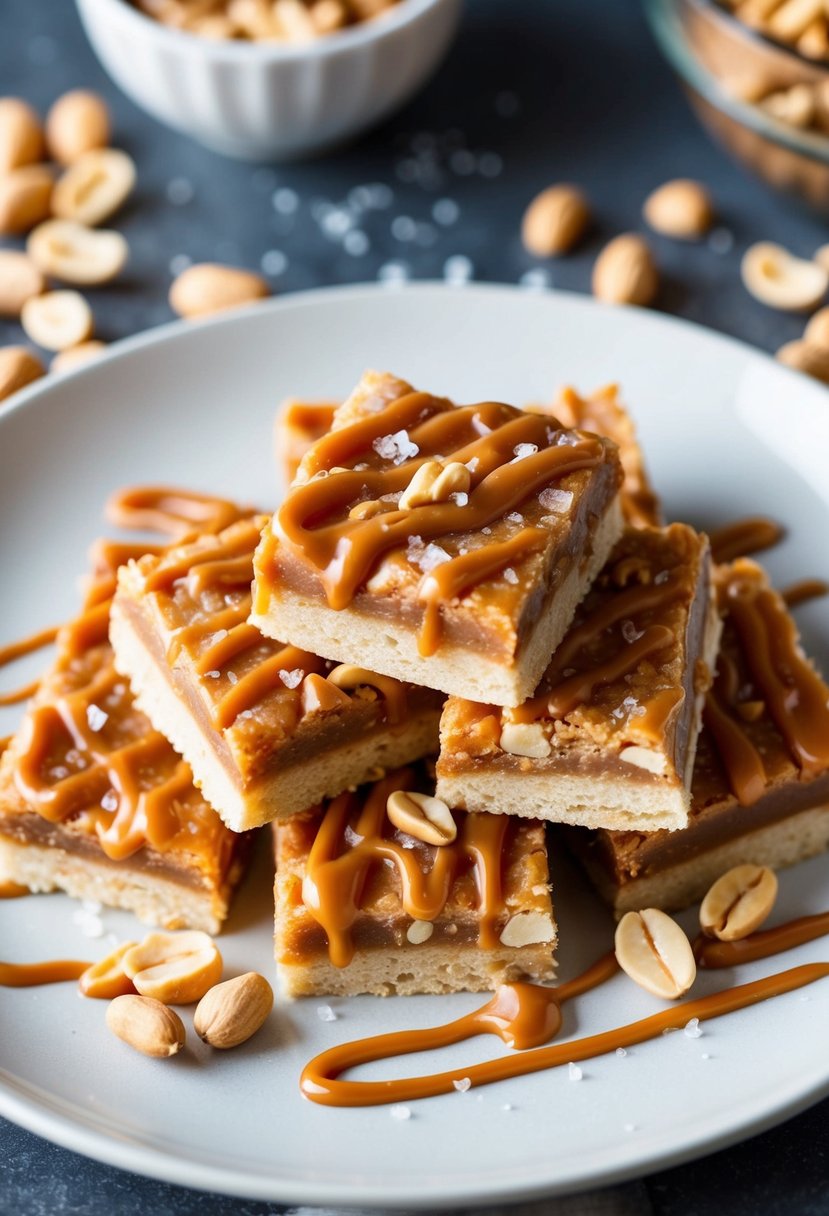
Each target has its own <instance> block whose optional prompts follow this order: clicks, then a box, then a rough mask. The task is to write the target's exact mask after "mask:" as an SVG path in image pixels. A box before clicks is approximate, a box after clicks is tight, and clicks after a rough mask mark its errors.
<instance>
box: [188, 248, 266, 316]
mask: <svg viewBox="0 0 829 1216" xmlns="http://www.w3.org/2000/svg"><path fill="white" fill-rule="evenodd" d="M268 295H270V289H269V287H268V284H267V283H266V282H265V280H264V279H263V278H262V276H261V275H258V274H255V273H254V272H253V271H252V270H238V269H237V268H236V267H235V266H220V265H218V263H215V262H203V263H200V264H199V265H196V266H189V267H188V268H187V270H184V271H182V273H181V274H180V275H179V276H178V278H176V279H174V280H173V284H172V286H171V288H170V307H171V308H172V310H173V312H175V313H178V315H179V316H180V317H206V316H209V315H210V314H211V313H215V312H223V311H224V310H225V309H228V308H239V307H241V306H242V305H244V304H252V303H253V302H254V301H255V300H263V299H264V298H265V297H266V296H268Z"/></svg>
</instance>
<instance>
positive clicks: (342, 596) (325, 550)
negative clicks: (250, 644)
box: [273, 392, 616, 653]
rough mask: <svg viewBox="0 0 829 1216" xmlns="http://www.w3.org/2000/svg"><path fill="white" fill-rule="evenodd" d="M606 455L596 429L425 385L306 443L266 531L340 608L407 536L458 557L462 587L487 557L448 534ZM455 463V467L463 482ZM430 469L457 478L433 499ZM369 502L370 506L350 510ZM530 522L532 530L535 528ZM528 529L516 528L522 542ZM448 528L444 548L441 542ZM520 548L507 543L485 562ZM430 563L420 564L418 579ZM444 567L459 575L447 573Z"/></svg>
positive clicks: (530, 537) (484, 574) (481, 573)
mask: <svg viewBox="0 0 829 1216" xmlns="http://www.w3.org/2000/svg"><path fill="white" fill-rule="evenodd" d="M615 459H616V457H615V455H614V454H613V449H612V448H611V447H610V446H609V445H607V444H606V443H603V442H602V441H600V440H599V439H597V438H595V437H591V436H587V435H581V434H578V433H575V432H564V431H561V430H560V428H559V427H558V426H557V424H555V423H554V421H553V420H550V419H544V418H541V417H538V416H534V415H530V414H524V413H521V412H520V411H518V410H515V409H512V408H511V407H510V406H507V405H500V404H498V403H495V402H485V403H483V404H481V405H474V406H464V407H453V406H451V405H450V403H449V402H447V401H444V400H441V399H438V398H435V397H431V396H430V395H429V394H427V393H417V392H408V393H404V395H403V396H400V397H398V398H397V399H396V400H393V401H391V403H388V404H385V405H384V408H381V409H378V410H376V411H375V412H373V413H370V414H369V415H368V416H365V417H357V418H356V420H354V421H351V423H350V424H349V425H341V426H339V427H338V429H336V430H332V431H331V432H330V433H329V434H327V435H325V436H324V437H323V438H322V439H320V440H318V441H317V443H315V444H314V445H313V447H312V448H311V449H310V451H309V452H308V453H307V454H306V456H305V458H304V460H303V462H302V465H301V467H300V472H299V474H298V477H297V481H296V483H295V484H294V486H293V487H292V489H291V490H290V492H289V494H288V497H287V499H286V500H285V503H284V504H283V506H282V507H281V508H280V510H279V511H278V512H277V515H276V516H275V518H274V524H273V529H274V536H275V537H276V538H277V539H278V541H279V543H282V544H285V545H287V546H288V548H289V549H290V550H291V551H292V552H293V553H295V554H297V555H299V556H300V557H302V558H303V559H304V560H305V561H306V562H308V563H309V564H310V565H311V566H312V567H314V568H315V569H316V570H317V571H318V572H319V575H320V578H321V580H322V584H323V587H324V589H325V593H326V596H327V599H328V603H329V606H330V607H332V608H335V609H342V608H345V607H347V605H348V604H349V603H350V602H351V600H352V599H353V597H354V595H355V594H356V593H357V591H358V590H359V589H360V588H361V587H362V586H363V585H364V584H365V582H366V580H367V579H368V578H369V576H370V575H371V573H372V571H373V569H374V568H375V567H376V564H377V562H378V561H379V560H380V559H381V558H382V557H384V556H387V555H389V554H390V553H392V552H394V553H395V554H396V555H398V556H399V557H400V559H401V560H403V561H406V560H407V548H408V546H409V544H410V542H411V541H412V540H413V538H417V539H418V541H419V542H421V543H424V544H428V543H429V542H430V541H435V540H437V539H438V538H440V539H441V542H442V544H443V545H444V549H445V554H446V557H447V558H450V559H452V558H458V557H464V558H467V559H468V560H466V561H465V563H464V566H463V568H462V586H463V587H465V588H467V589H468V588H471V587H474V586H475V585H476V584H478V583H479V582H481V581H482V580H483V579H485V578H488V577H490V576H491V575H492V573H493V572H494V571H493V559H492V557H491V556H490V546H489V545H487V544H484V545H480V546H478V547H474V548H468V551H465V552H460V548H461V546H460V544H459V542H457V538H458V537H468V536H469V534H473V535H474V534H476V533H478V532H480V530H481V529H484V528H491V526H492V525H494V524H496V522H502V521H505V520H507V519H509V518H510V516H511V514H512V513H516V512H517V508H519V507H520V506H521V505H522V504H523V503H525V502H526V501H527V500H533V499H534V496H535V495H536V494H538V493H539V492H540V491H543V490H544V489H545V488H549V487H550V486H552V485H556V484H559V483H561V482H562V481H563V480H564V479H566V478H567V476H568V475H569V474H571V473H574V472H577V471H579V470H582V469H590V468H594V467H595V466H597V465H599V464H601V463H602V462H604V461H612V460H615ZM437 465H440V471H437V470H436V468H435V466H437ZM459 467H461V468H465V469H466V470H467V472H468V474H469V478H468V482H467V478H466V477H465V476H464V477H463V479H462V480H461V478H460V476H459V475H458V473H457V470H458V468H459ZM423 468H426V469H427V470H430V471H429V474H428V477H427V480H429V488H428V494H429V497H428V498H426V500H425V501H424V496H425V494H426V491H423V492H422V493H421V491H420V489H418V490H417V492H414V493H413V492H412V489H411V488H412V486H413V485H417V486H419V483H420V481H422V480H423V477H424V476H426V475H425V474H421V472H420V470H421V469H423ZM450 470H451V473H450ZM432 474H434V477H433V476H432ZM439 478H444V479H445V480H447V483H448V482H451V483H452V484H454V483H455V482H456V483H457V488H456V489H455V490H450V489H449V488H448V484H447V486H446V487H445V488H446V491H447V495H448V496H447V497H444V494H443V489H441V490H440V494H439V497H438V498H437V499H433V498H432V497H431V490H432V487H433V485H434V486H438V485H440V484H441V483H440V482H439V480H438V479H439ZM463 487H467V488H463ZM401 497H402V500H403V503H402V504H401ZM369 502H370V503H372V504H373V505H372V507H371V509H370V510H366V509H362V504H364V503H369ZM375 504H380V505H382V506H383V509H382V510H379V509H378V508H377V506H376V505H375ZM403 504H408V505H403ZM355 508H361V509H358V510H357V511H356V512H355ZM503 526H504V527H505V529H506V531H507V533H508V538H509V539H512V538H513V536H512V534H515V533H520V531H521V529H520V525H519V524H516V525H515V527H513V528H510V527H509V525H508V524H504V525H503ZM538 530H540V531H541V532H542V534H544V529H543V527H542V528H540V529H538ZM535 531H536V529H527V530H526V531H525V534H524V536H523V540H524V542H526V545H529V547H530V549H531V548H532V544H533V542H534V539H535V537H534V534H535ZM453 537H454V538H456V543H455V544H454V546H453V545H452V544H447V540H451V538H453ZM496 539H501V537H498V538H496ZM526 551H527V549H526V547H524V548H522V547H521V546H520V545H517V544H515V545H514V546H513V548H512V550H511V552H510V556H509V557H506V556H505V557H504V561H503V563H502V564H501V565H500V566H498V567H496V569H503V566H504V565H506V564H507V562H508V561H509V560H515V559H516V558H517V557H518V556H520V555H521V554H523V553H524V552H526ZM435 573H436V569H433V570H432V571H430V572H427V574H426V575H425V576H424V583H425V579H426V578H428V577H429V575H430V574H435ZM444 577H448V576H444ZM456 577H457V578H460V577H461V576H460V575H457V576H453V578H452V581H453V582H455V581H456ZM429 585H430V586H432V587H433V586H434V583H433V582H430V584H429ZM451 593H452V592H450V594H451ZM454 594H459V591H455V592H454ZM421 598H424V599H426V600H427V601H428V600H430V598H431V593H430V592H428V591H425V590H423V589H421ZM428 632H429V630H428V629H427V633H428ZM430 644H434V639H432V640H431V643H430V641H429V639H427V640H426V642H425V643H424V649H425V651H426V653H429V652H430V650H429V647H430Z"/></svg>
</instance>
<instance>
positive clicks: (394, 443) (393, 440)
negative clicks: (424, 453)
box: [371, 431, 420, 464]
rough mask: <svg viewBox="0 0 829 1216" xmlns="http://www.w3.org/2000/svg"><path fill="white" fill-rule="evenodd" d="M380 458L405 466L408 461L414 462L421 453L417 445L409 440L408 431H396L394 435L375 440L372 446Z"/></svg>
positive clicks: (382, 436)
mask: <svg viewBox="0 0 829 1216" xmlns="http://www.w3.org/2000/svg"><path fill="white" fill-rule="evenodd" d="M371 446H372V447H373V448H374V450H375V452H376V453H377V455H378V456H381V457H382V458H383V460H390V461H392V463H393V464H403V463H404V461H406V460H413V459H414V457H415V456H416V455H417V454H418V452H419V451H420V448H419V447H418V446H417V444H416V443H412V441H411V439H410V438H409V432H408V431H395V433H394V434H393V435H381V436H380V437H379V438H378V439H375V440H374V443H373V444H372V445H371Z"/></svg>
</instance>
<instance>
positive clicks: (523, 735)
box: [500, 722, 553, 760]
mask: <svg viewBox="0 0 829 1216" xmlns="http://www.w3.org/2000/svg"><path fill="white" fill-rule="evenodd" d="M500 743H501V749H502V751H505V752H508V753H509V755H510V756H528V757H530V758H531V759H533V760H543V759H544V758H545V757H546V756H549V754H550V752H551V751H552V750H553V749H552V745H551V744H550V740H549V739H548V738H547V736H546V735H545V734H544V731H543V729H542V727H541V724H540V723H538V722H505V723H504V725H503V728H502V730H501V739H500Z"/></svg>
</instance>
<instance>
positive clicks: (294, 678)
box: [279, 667, 305, 688]
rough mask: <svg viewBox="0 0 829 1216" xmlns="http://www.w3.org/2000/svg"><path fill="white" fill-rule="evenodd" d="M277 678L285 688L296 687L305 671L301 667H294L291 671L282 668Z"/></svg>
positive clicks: (303, 676)
mask: <svg viewBox="0 0 829 1216" xmlns="http://www.w3.org/2000/svg"><path fill="white" fill-rule="evenodd" d="M279 678H280V680H281V681H282V683H283V684H284V685H285V687H286V688H296V687H297V686H298V685H299V684H301V683H302V681H303V679H304V678H305V672H304V671H303V670H302V668H301V667H295V668H294V669H293V671H286V670H285V669H284V668H282V669H281V670H280V672H279Z"/></svg>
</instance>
